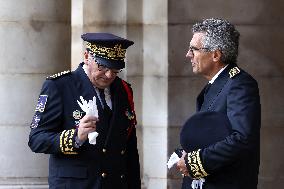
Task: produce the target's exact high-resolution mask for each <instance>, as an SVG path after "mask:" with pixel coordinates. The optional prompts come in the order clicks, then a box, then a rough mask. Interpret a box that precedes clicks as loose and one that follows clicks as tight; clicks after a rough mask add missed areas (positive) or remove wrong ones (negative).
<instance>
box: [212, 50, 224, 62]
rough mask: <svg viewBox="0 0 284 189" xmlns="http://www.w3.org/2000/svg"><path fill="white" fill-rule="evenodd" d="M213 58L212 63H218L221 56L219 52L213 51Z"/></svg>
mask: <svg viewBox="0 0 284 189" xmlns="http://www.w3.org/2000/svg"><path fill="white" fill-rule="evenodd" d="M212 56H213V61H214V62H219V61H220V60H221V56H222V53H221V51H220V50H215V51H214V52H213V54H212Z"/></svg>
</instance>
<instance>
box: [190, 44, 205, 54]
mask: <svg viewBox="0 0 284 189" xmlns="http://www.w3.org/2000/svg"><path fill="white" fill-rule="evenodd" d="M200 50H209V49H208V48H205V47H201V48H197V47H194V46H189V48H188V51H190V52H191V53H192V54H194V53H193V51H200Z"/></svg>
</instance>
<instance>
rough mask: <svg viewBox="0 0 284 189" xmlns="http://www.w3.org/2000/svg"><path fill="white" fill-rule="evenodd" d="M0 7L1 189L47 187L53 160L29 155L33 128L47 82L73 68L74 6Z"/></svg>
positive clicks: (26, 2) (52, 1) (28, 0)
mask: <svg viewBox="0 0 284 189" xmlns="http://www.w3.org/2000/svg"><path fill="white" fill-rule="evenodd" d="M0 8H1V11H0V15H1V16H0V18H1V19H0V41H1V46H0V60H1V62H0V86H1V88H0V99H1V100H0V107H1V110H0V114H1V117H0V133H1V137H0V144H1V145H0V151H1V154H0V160H1V165H0V167H1V168H0V188H3V187H4V186H3V185H5V187H6V188H22V187H24V188H48V186H47V179H46V177H47V175H48V155H44V154H35V153H33V152H31V151H30V149H29V147H28V144H27V143H28V135H29V131H30V128H29V125H30V123H31V120H32V117H33V114H34V109H35V106H36V102H37V99H38V95H39V92H40V88H41V85H42V82H43V81H44V79H45V77H46V76H48V75H50V74H53V73H57V72H59V71H62V70H66V69H69V67H70V40H71V39H70V17H69V15H70V3H69V1H68V0H63V1H56V0H49V1H41V2H40V3H39V2H37V1H34V0H21V1H17V0H10V1H0ZM62 10H64V11H62ZM35 185H36V186H35ZM1 186H3V187H1Z"/></svg>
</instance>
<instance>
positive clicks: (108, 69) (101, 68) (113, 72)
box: [96, 61, 122, 75]
mask: <svg viewBox="0 0 284 189" xmlns="http://www.w3.org/2000/svg"><path fill="white" fill-rule="evenodd" d="M96 63H97V65H98V70H99V71H100V72H104V73H106V72H108V71H110V72H111V73H112V74H114V75H117V74H118V73H119V72H121V71H122V70H116V69H110V68H108V67H105V66H104V65H101V64H99V63H98V62H97V61H96Z"/></svg>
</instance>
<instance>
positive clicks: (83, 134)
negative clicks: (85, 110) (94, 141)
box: [78, 115, 99, 141]
mask: <svg viewBox="0 0 284 189" xmlns="http://www.w3.org/2000/svg"><path fill="white" fill-rule="evenodd" d="M98 121H99V119H98V118H97V117H95V116H91V115H85V116H84V117H83V118H82V119H81V120H80V123H79V127H78V139H79V140H80V141H85V140H87V138H88V134H89V133H91V132H94V131H96V125H97V122H98Z"/></svg>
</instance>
